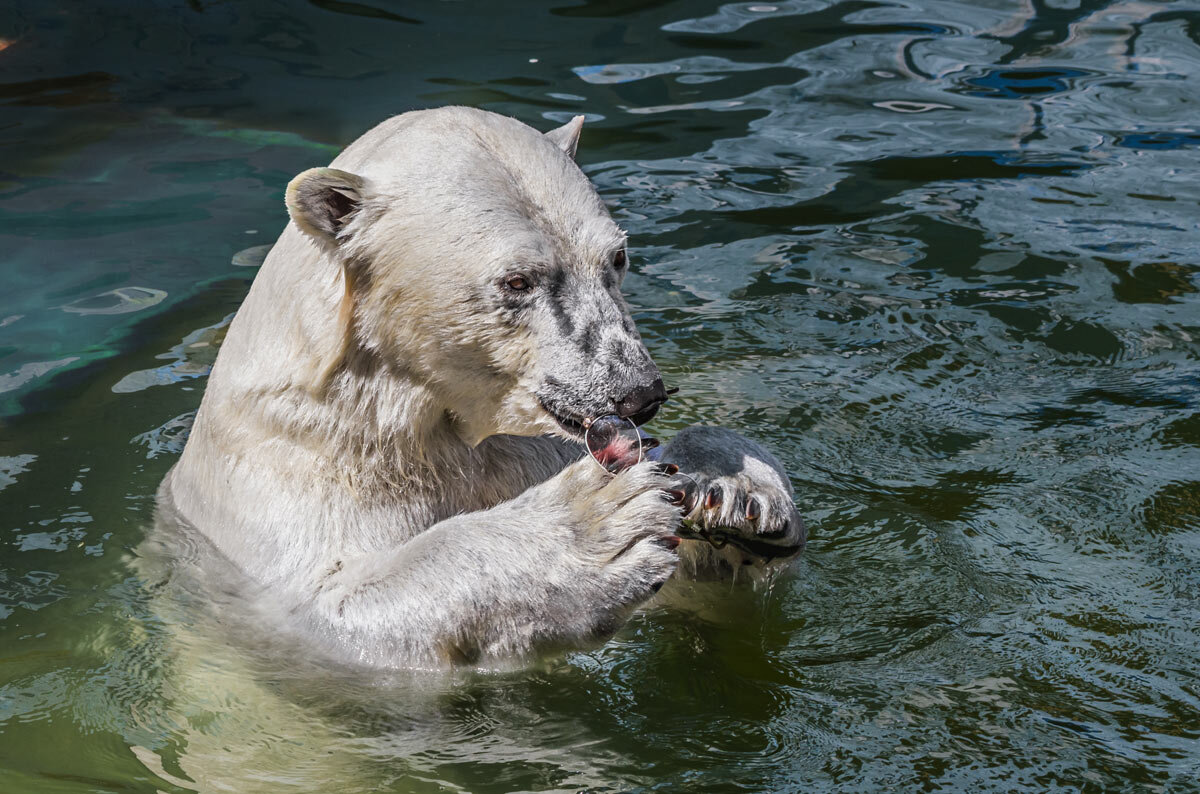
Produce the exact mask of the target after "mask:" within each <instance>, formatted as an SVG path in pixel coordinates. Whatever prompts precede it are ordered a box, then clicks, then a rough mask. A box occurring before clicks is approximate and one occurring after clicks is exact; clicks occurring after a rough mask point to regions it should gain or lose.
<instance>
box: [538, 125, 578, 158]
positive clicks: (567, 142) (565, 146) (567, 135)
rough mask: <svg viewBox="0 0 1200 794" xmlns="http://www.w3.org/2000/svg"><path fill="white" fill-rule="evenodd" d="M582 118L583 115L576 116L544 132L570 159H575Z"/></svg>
mask: <svg viewBox="0 0 1200 794" xmlns="http://www.w3.org/2000/svg"><path fill="white" fill-rule="evenodd" d="M583 119H584V117H583V116H576V117H575V118H573V119H571V120H570V121H568V122H567V123H566V124H564V125H562V126H561V127H558V128H557V129H553V130H550V131H549V132H547V133H546V137H547V138H549V139H550V140H552V141H554V143H555V144H556V145H557V146H558V148H560V149H562V150H563V151H564V152H566V153H567V157H570V158H571V159H572V160H573V159H575V149H576V148H577V147H578V146H579V133H581V132H583Z"/></svg>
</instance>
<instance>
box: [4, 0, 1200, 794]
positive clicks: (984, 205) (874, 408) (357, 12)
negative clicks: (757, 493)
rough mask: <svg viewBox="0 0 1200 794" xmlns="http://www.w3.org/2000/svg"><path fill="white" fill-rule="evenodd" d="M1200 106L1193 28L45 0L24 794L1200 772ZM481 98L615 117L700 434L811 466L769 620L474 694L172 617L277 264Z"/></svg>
mask: <svg viewBox="0 0 1200 794" xmlns="http://www.w3.org/2000/svg"><path fill="white" fill-rule="evenodd" d="M1198 80H1200V5H1196V4H1195V3H1187V2H1174V3H1172V2H1166V3H1148V2H1146V3H1143V2H1098V1H1095V0H1074V2H1072V1H1071V0H1063V1H1062V2H1050V1H1049V0H1045V1H1043V0H1030V1H1029V2H1008V1H1007V0H1004V1H1001V0H988V1H986V2H938V1H936V0H908V1H905V2H901V0H879V1H877V2H865V1H862V2H858V1H856V2H824V1H823V0H789V1H788V2H751V3H733V4H726V5H721V4H719V3H716V2H682V1H681V0H680V1H677V2H670V1H669V0H668V1H663V0H657V1H656V2H633V1H630V0H623V1H622V2H587V3H579V2H574V3H567V2H566V1H565V0H563V4H561V5H557V6H556V5H553V4H540V5H539V4H533V3H527V2H526V3H504V4H500V3H493V4H486V3H451V2H446V3H433V2H430V3H406V4H387V3H384V2H382V0H369V2H368V1H364V2H358V1H357V0H356V1H355V2H349V1H348V0H336V1H335V0H309V2H299V0H294V1H293V2H287V3H285V2H282V1H277V2H266V1H265V0H262V1H260V2H231V1H229V2H226V1H224V0H191V1H190V2H168V1H167V0H157V1H156V2H137V3H135V2H110V3H104V4H85V3H77V2H65V1H59V2H33V1H32V0H28V1H27V0H17V1H16V2H15V3H9V4H7V5H6V6H5V8H4V9H0V242H2V243H3V249H2V250H3V254H0V267H2V268H3V270H2V272H3V275H4V278H5V284H6V287H7V288H6V289H5V290H4V291H3V293H2V294H0V517H2V520H0V532H2V533H3V534H2V536H0V541H2V546H0V548H2V551H0V637H2V640H0V790H4V791H21V792H24V791H30V792H35V791H36V792H72V794H74V793H75V792H81V793H82V792H128V791H137V792H142V791H145V792H154V791H165V792H185V791H238V792H253V791H266V792H279V791H298V792H299V791H303V792H309V791H338V792H345V793H346V794H350V792H367V791H394V792H423V791H431V792H432V791H471V792H509V791H578V790H589V791H596V792H603V791H611V792H615V791H651V790H653V791H680V792H682V791H687V792H697V791H698V792H704V791H711V792H728V791H738V790H744V791H788V792H790V791H795V792H801V791H803V792H810V791H876V790H925V791H936V790H944V791H962V790H973V791H1013V790H1019V789H1026V790H1030V791H1059V790H1061V791H1080V790H1083V791H1117V790H1119V791H1171V792H1177V791H1197V790H1200V783H1198V782H1197V778H1198V776H1200V665H1198V664H1197V658H1198V657H1200V630H1198V629H1197V626H1200V573H1198V571H1200V453H1198V451H1197V446H1198V445H1200V413H1198V407H1200V341H1198V340H1200V299H1198V297H1197V288H1198V281H1200V276H1198V273H1200V266H1198V262H1200V244H1198V242H1197V240H1198V239H1200V237H1198V235H1197V232H1198V228H1197V220H1198V219H1200V212H1198V203H1200V180H1197V178H1196V171H1197V169H1196V162H1197V150H1198V149H1200V128H1198V127H1197V123H1200V122H1198V120H1200V107H1198V104H1200V103H1198V97H1200V88H1198V86H1197V81H1198ZM448 103H459V104H469V105H474V106H478V107H482V108H486V109H489V110H494V111H498V112H503V113H508V114H511V115H514V116H516V117H518V118H520V119H522V120H524V121H526V122H528V123H530V124H533V125H535V126H538V127H539V128H542V129H548V128H550V127H552V126H555V125H557V124H559V123H562V122H564V121H566V120H567V119H569V118H570V117H571V116H573V115H575V114H578V113H586V114H587V116H588V119H589V122H588V124H587V126H586V127H585V131H584V136H583V141H582V145H581V150H580V160H581V163H582V164H583V166H584V168H585V170H586V171H587V172H588V174H589V175H590V176H591V177H592V178H593V179H594V180H595V182H596V183H597V185H598V186H599V188H600V191H601V193H602V195H603V196H604V198H605V199H606V200H607V201H608V202H609V203H610V205H611V207H612V210H613V213H614V216H615V217H616V218H617V219H618V221H619V222H620V223H621V224H622V225H623V226H624V227H625V228H626V229H627V230H628V231H629V233H630V235H631V239H632V248H631V254H632V259H633V266H632V273H631V275H630V277H629V278H628V279H627V281H626V286H627V292H628V294H629V296H630V300H631V303H632V305H633V307H634V309H635V313H636V317H637V319H638V321H639V324H640V326H641V328H642V331H643V335H644V336H645V338H646V341H647V344H648V346H649V347H650V349H651V351H652V352H653V354H654V355H655V357H656V359H657V361H658V363H659V365H660V367H661V368H662V369H663V370H664V372H665V373H666V374H667V377H668V379H669V380H670V381H671V382H673V383H674V384H675V385H678V386H680V387H681V389H682V392H681V399H680V400H679V401H678V403H673V404H672V406H671V409H670V410H668V411H664V413H663V414H662V415H661V417H660V418H659V419H658V420H656V422H655V428H656V429H657V430H659V431H660V432H663V433H664V434H665V433H669V432H670V430H671V429H672V428H676V427H680V426H683V425H685V424H688V423H691V422H695V421H712V422H719V423H722V424H725V425H727V426H729V427H732V428H735V429H738V430H741V431H743V432H745V433H748V434H752V435H754V436H756V437H759V438H761V439H763V440H765V441H767V442H768V443H769V445H770V446H772V448H773V449H775V450H776V451H777V452H778V453H779V455H780V457H781V458H782V459H783V460H784V461H785V462H786V464H787V465H788V467H789V469H790V470H791V472H792V474H793V480H794V484H795V486H796V489H797V494H798V501H799V503H800V506H801V509H802V511H803V513H804V514H805V515H806V516H807V517H808V518H809V520H810V525H811V541H810V544H809V548H808V549H807V551H806V552H805V554H804V557H803V558H802V559H801V561H800V562H799V563H798V565H797V566H796V568H795V570H794V572H793V573H792V575H791V576H790V577H788V578H787V579H785V580H781V581H780V582H778V583H777V584H776V586H775V587H774V588H773V589H771V590H770V592H764V593H760V594H758V595H757V596H750V595H747V594H745V593H739V594H733V595H731V596H730V598H729V599H728V604H727V606H726V607H725V608H723V609H718V610H710V611H708V612H706V613H704V614H702V615H684V614H679V613H676V612H670V611H655V612H650V613H648V614H645V615H643V616H641V617H639V618H638V619H636V620H634V621H633V622H632V623H631V624H630V625H629V626H628V627H627V629H625V630H624V631H623V632H622V633H621V634H620V635H618V637H617V638H616V639H615V640H614V641H613V642H611V643H609V644H608V645H606V646H605V647H603V648H601V649H599V650H596V651H594V652H590V653H579V654H574V655H571V656H568V657H566V658H564V659H559V660H552V661H549V662H547V663H546V664H544V665H539V666H538V667H537V668H536V669H532V670H528V671H523V672H516V673H503V674H500V673H494V674H476V675H465V676H456V677H452V678H450V679H436V680H432V681H431V680H428V679H422V678H420V677H418V676H400V675H397V676H390V677H388V678H386V679H379V678H370V677H361V676H355V675H352V674H349V673H342V674H336V673H334V672H331V671H328V670H319V669H310V668H308V667H306V666H305V665H301V664H297V663H295V661H294V659H293V658H291V657H290V656H288V655H287V654H285V653H272V652H271V649H270V648H269V647H268V648H265V649H260V651H259V652H258V653H255V654H251V653H249V652H247V651H246V650H245V649H244V648H243V647H242V646H241V645H240V644H238V643H237V642H234V641H232V640H228V641H227V638H226V639H223V635H222V627H223V624H222V623H221V622H220V620H219V619H217V621H216V622H215V624H214V621H213V620H210V619H208V618H202V617H199V616H198V615H199V611H198V610H191V609H189V608H188V605H187V604H186V603H184V604H179V603H177V601H176V600H173V599H172V600H171V601H170V603H169V604H164V601H167V599H165V598H164V596H163V593H162V588H161V580H160V579H158V578H156V576H155V574H154V573H153V569H152V566H149V565H148V561H147V560H146V559H144V555H145V552H144V547H143V546H142V542H143V539H144V538H145V537H146V533H147V529H148V526H149V524H150V520H151V516H152V508H153V504H154V490H155V488H156V486H157V484H158V481H159V480H160V479H161V477H162V475H163V474H164V473H165V472H166V470H167V468H168V467H169V466H170V465H171V463H172V462H173V460H174V459H175V457H176V456H177V455H178V452H179V449H180V447H181V444H182V440H183V438H184V434H185V433H186V428H187V425H188V422H189V419H190V416H191V412H193V411H194V410H195V408H196V406H197V405H198V403H199V399H200V395H201V393H202V389H203V385H204V376H205V374H206V372H207V368H208V366H209V364H210V363H211V360H212V356H213V355H214V353H215V349H216V347H217V346H218V345H219V343H220V339H221V335H222V329H223V327H224V324H225V323H226V322H227V320H228V317H229V316H230V315H231V313H232V312H233V311H235V310H236V308H237V306H238V304H239V302H240V300H241V298H242V297H243V296H244V294H245V292H246V289H247V288H248V286H249V283H250V280H251V279H252V278H253V275H254V265H255V263H256V262H257V261H259V257H260V256H261V249H258V250H251V251H249V252H247V251H246V249H255V248H256V247H258V246H263V245H267V244H269V243H270V242H271V241H272V240H273V239H274V237H275V235H277V234H278V231H279V230H280V229H281V227H282V225H283V223H284V222H285V218H286V216H285V213H284V209H283V202H282V191H283V188H284V186H285V185H286V183H287V181H288V179H289V178H290V177H291V176H293V175H294V174H296V173H297V172H299V171H301V170H303V169H305V168H308V167H310V166H314V165H321V164H325V163H327V162H328V161H329V160H330V159H331V158H332V157H333V155H334V154H335V153H336V152H337V151H338V149H339V148H340V147H341V146H344V145H345V144H347V143H349V142H350V141H351V140H353V139H354V138H355V137H356V136H357V135H358V134H360V133H361V132H362V131H364V130H365V129H367V128H369V127H370V126H371V125H373V124H375V123H377V122H378V121H380V120H381V119H383V118H385V117H387V116H389V115H391V114H394V113H398V112H402V111H404V110H407V109H411V108H416V107H429V106H435V105H441V104H448ZM239 252H242V253H241V254H240V255H239ZM217 612H218V615H219V614H220V605H218V610H217Z"/></svg>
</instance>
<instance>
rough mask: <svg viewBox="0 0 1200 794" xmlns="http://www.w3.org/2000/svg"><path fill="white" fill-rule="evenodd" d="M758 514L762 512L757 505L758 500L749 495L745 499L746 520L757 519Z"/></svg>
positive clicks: (752, 520) (753, 520)
mask: <svg viewBox="0 0 1200 794" xmlns="http://www.w3.org/2000/svg"><path fill="white" fill-rule="evenodd" d="M760 515H762V512H761V510H760V508H759V506H758V500H757V499H755V498H754V497H753V496H751V497H750V498H749V499H748V500H746V520H747V521H750V522H752V523H753V522H755V521H757V520H758V517H759V516H760Z"/></svg>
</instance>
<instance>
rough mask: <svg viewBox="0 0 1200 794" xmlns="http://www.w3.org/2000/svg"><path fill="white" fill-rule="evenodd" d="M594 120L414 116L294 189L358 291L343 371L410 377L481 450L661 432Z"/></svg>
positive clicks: (294, 198)
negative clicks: (584, 157) (594, 147)
mask: <svg viewBox="0 0 1200 794" xmlns="http://www.w3.org/2000/svg"><path fill="white" fill-rule="evenodd" d="M582 122H583V117H582V116H579V117H576V118H575V119H573V120H572V121H570V122H568V123H567V124H566V125H564V126H562V127H560V128H558V129H556V130H553V131H551V132H549V133H546V134H544V135H543V134H541V133H538V132H537V131H536V130H534V129H532V128H531V127H528V126H526V125H525V124H522V123H520V122H518V121H515V120H513V119H510V118H507V117H504V116H499V115H496V114H493V113H486V112H484V111H479V110H473V109H469V108H441V109H438V110H431V111H417V112H413V113H407V114H404V115H402V116H398V117H396V118H394V119H392V120H391V122H388V123H385V124H383V125H380V126H379V127H377V128H376V130H374V131H373V132H372V133H370V134H368V135H367V136H364V137H363V138H361V139H360V140H359V141H358V142H357V143H356V144H355V145H354V146H352V147H350V148H349V149H347V150H346V151H345V152H343V153H342V154H341V155H340V156H339V157H338V158H337V159H336V160H335V161H334V162H333V164H332V166H333V167H330V168H314V169H311V170H309V171H305V172H304V173H302V174H300V175H299V176H297V177H296V178H295V179H294V180H292V182H291V184H289V186H288V190H287V206H288V211H289V213H290V215H291V218H292V220H293V222H294V223H295V225H296V226H297V227H299V229H300V230H301V231H302V232H304V233H305V234H307V235H308V236H309V237H310V238H311V240H312V241H313V243H314V244H315V245H316V246H318V248H319V250H320V251H321V256H322V257H323V259H324V260H326V261H327V262H328V263H329V266H330V267H331V268H334V269H336V271H337V272H340V273H341V274H342V277H343V278H344V280H345V299H344V301H343V314H344V323H345V333H346V340H345V345H344V347H345V353H344V355H343V356H341V357H340V360H339V362H337V363H336V364H335V366H334V367H333V368H332V369H331V371H333V370H336V368H337V367H342V368H345V367H347V366H357V367H367V368H370V367H376V368H381V369H380V371H393V372H400V373H403V374H404V376H405V377H407V378H411V379H414V380H416V381H417V382H419V383H420V384H421V385H422V386H423V387H425V389H426V390H427V391H428V392H429V393H431V394H433V395H436V398H437V400H438V401H439V402H441V403H443V404H444V405H443V406H442V407H444V409H445V411H446V413H447V414H448V415H449V416H450V417H451V419H452V421H453V422H454V426H455V429H456V431H457V432H458V434H459V435H460V436H461V437H462V438H463V439H464V440H467V441H468V442H470V443H472V444H476V443H478V442H479V441H481V440H482V439H484V438H486V437H487V436H490V435H494V434H497V433H510V434H517V435H536V434H542V433H555V434H558V435H566V436H568V437H573V438H576V439H578V438H579V437H580V436H581V434H582V432H583V426H584V424H583V423H584V422H585V420H587V419H588V418H591V417H596V416H600V415H605V414H612V413H616V414H619V415H622V416H626V417H629V418H631V419H632V420H633V421H635V422H637V423H639V424H640V423H642V422H644V421H646V420H648V419H650V418H651V417H652V416H653V415H654V413H655V412H656V411H657V409H658V407H659V406H660V405H661V404H662V403H663V402H664V401H665V400H666V392H665V390H664V387H663V382H662V379H661V377H660V376H659V373H658V370H657V368H656V367H655V365H654V363H653V362H652V361H651V359H650V355H649V353H647V351H646V348H645V347H644V346H643V344H642V342H641V338H640V336H639V335H638V332H637V329H636V328H635V327H634V323H633V319H632V318H631V317H630V314H629V308H628V307H627V306H626V304H625V301H624V299H623V298H622V296H621V282H622V280H623V278H624V276H625V272H626V269H627V267H628V256H627V253H626V248H625V235H624V233H623V232H622V231H621V230H620V229H619V228H618V227H617V225H616V224H615V223H614V222H613V220H612V218H611V217H610V216H609V213H608V211H607V209H606V208H605V206H604V204H603V202H602V201H601V200H600V198H599V196H598V195H597V194H596V191H595V189H594V188H593V186H592V184H591V183H590V182H589V181H588V179H587V177H586V176H584V174H583V172H582V171H580V169H579V167H578V166H577V165H576V164H575V162H574V159H573V157H574V153H575V147H576V144H577V142H578V140H579V133H580V129H581V127H582Z"/></svg>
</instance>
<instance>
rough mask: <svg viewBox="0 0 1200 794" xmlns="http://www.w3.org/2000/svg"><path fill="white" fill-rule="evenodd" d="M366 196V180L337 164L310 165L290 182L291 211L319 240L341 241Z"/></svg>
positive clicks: (327, 242)
mask: <svg viewBox="0 0 1200 794" xmlns="http://www.w3.org/2000/svg"><path fill="white" fill-rule="evenodd" d="M365 198H366V180H364V179H363V178H362V177H361V176H358V175H356V174H351V173H349V172H348V171H339V170H338V169H336V168H310V169H308V170H307V171H305V172H304V173H302V174H300V175H299V176H297V177H296V178H295V179H293V180H292V181H291V182H289V183H288V186H287V193H286V194H285V199H284V200H285V201H286V202H287V208H288V215H290V216H292V220H293V221H295V222H296V225H297V226H299V227H300V231H302V232H304V233H305V234H307V235H309V236H310V237H312V238H314V239H315V240H316V241H317V242H319V243H324V244H327V245H337V242H338V239H337V236H338V233H339V232H340V231H341V230H342V227H343V226H345V225H346V223H347V222H349V220H350V217H351V216H352V215H353V214H354V213H355V212H356V211H357V210H358V208H359V207H360V206H361V205H362V202H363V200H364V199H365Z"/></svg>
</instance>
